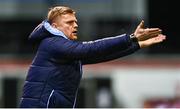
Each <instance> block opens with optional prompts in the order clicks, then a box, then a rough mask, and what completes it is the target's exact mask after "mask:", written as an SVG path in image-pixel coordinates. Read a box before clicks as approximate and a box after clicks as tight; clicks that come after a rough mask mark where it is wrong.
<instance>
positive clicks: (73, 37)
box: [69, 36, 77, 40]
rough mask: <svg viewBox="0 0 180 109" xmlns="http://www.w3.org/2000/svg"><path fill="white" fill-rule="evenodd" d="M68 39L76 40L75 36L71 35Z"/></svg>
mask: <svg viewBox="0 0 180 109" xmlns="http://www.w3.org/2000/svg"><path fill="white" fill-rule="evenodd" d="M69 39H71V40H77V36H72V37H70V38H69Z"/></svg>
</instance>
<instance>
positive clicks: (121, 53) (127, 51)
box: [82, 42, 140, 65]
mask: <svg viewBox="0 0 180 109" xmlns="http://www.w3.org/2000/svg"><path fill="white" fill-rule="evenodd" d="M139 49H140V46H139V44H138V42H133V43H132V45H131V46H129V48H127V49H125V50H122V51H119V52H116V53H114V54H111V55H106V56H105V57H102V56H101V57H97V58H91V59H86V60H82V64H83V65H85V64H95V63H100V62H106V61H111V60H114V59H118V58H120V57H124V56H127V55H130V54H132V53H134V52H135V51H137V50H139Z"/></svg>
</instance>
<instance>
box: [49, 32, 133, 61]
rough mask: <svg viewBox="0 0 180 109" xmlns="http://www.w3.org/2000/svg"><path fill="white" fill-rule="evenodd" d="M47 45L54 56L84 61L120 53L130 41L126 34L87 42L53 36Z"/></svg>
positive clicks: (130, 43)
mask: <svg viewBox="0 0 180 109" xmlns="http://www.w3.org/2000/svg"><path fill="white" fill-rule="evenodd" d="M47 45H48V47H49V49H48V50H49V52H51V53H52V55H53V56H54V57H56V58H59V59H66V60H81V61H86V60H92V59H98V58H99V57H100V60H102V58H103V57H108V56H111V55H113V54H118V53H119V55H120V54H121V51H124V50H127V49H128V48H129V47H131V45H132V41H131V40H130V37H129V36H128V35H126V34H123V35H119V36H116V37H109V38H104V39H100V40H95V41H89V42H77V41H71V40H68V39H64V38H59V37H55V38H53V39H52V40H51V41H49V43H48V44H47ZM122 55H123V54H122ZM109 59H110V58H109Z"/></svg>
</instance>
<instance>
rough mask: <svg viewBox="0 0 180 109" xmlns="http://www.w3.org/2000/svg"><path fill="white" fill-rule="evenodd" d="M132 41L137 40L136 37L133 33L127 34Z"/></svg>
mask: <svg viewBox="0 0 180 109" xmlns="http://www.w3.org/2000/svg"><path fill="white" fill-rule="evenodd" d="M129 37H130V39H131V41H132V42H138V38H137V37H136V36H135V35H134V33H133V34H131V35H129Z"/></svg>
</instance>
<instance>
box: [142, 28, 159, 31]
mask: <svg viewBox="0 0 180 109" xmlns="http://www.w3.org/2000/svg"><path fill="white" fill-rule="evenodd" d="M144 31H145V32H154V31H162V30H161V29H159V28H147V29H145V30H144Z"/></svg>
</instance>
